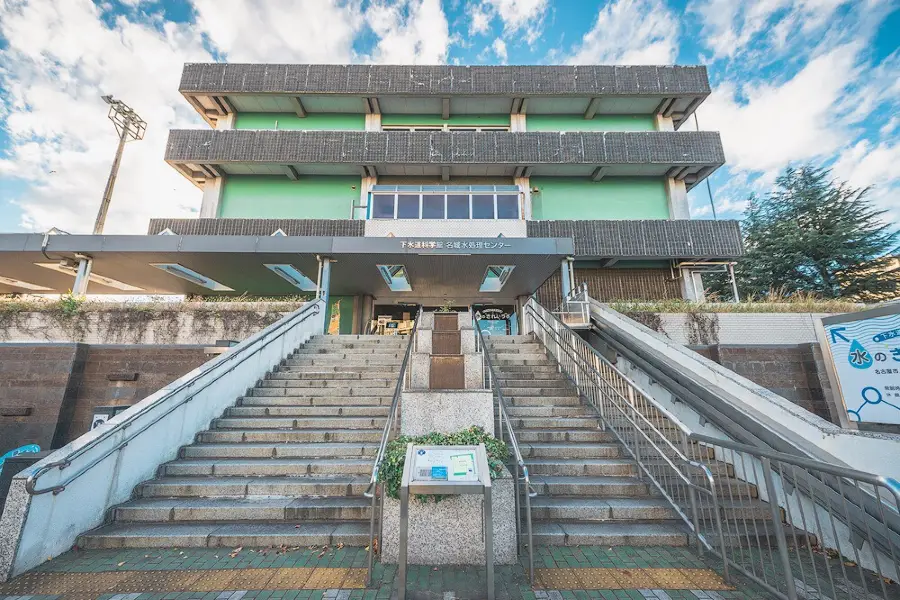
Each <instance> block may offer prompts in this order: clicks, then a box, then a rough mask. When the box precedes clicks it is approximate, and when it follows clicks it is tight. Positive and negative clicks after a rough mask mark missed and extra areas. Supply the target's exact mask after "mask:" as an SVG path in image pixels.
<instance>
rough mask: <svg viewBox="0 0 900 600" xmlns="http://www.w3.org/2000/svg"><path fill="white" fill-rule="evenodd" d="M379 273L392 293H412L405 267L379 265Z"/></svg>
mask: <svg viewBox="0 0 900 600" xmlns="http://www.w3.org/2000/svg"><path fill="white" fill-rule="evenodd" d="M378 272H379V273H381V276H382V277H383V278H384V282H385V283H387V286H388V288H390V290H391V291H392V292H411V291H412V286H411V285H409V279H408V278H407V276H406V267H404V266H403V265H378Z"/></svg>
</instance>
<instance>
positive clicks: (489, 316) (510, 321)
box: [472, 304, 519, 335]
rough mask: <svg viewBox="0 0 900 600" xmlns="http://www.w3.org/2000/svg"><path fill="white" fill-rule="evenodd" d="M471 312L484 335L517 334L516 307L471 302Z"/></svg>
mask: <svg viewBox="0 0 900 600" xmlns="http://www.w3.org/2000/svg"><path fill="white" fill-rule="evenodd" d="M472 313H473V315H474V317H475V321H476V322H477V323H478V327H479V328H480V329H481V332H482V333H483V334H484V335H518V334H519V321H518V318H517V315H516V307H515V306H512V305H500V304H473V305H472Z"/></svg>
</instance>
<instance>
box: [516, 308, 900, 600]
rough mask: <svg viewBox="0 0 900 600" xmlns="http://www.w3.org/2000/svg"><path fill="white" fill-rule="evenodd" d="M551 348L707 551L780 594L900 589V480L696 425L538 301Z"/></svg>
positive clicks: (540, 324) (534, 327) (537, 325)
mask: <svg viewBox="0 0 900 600" xmlns="http://www.w3.org/2000/svg"><path fill="white" fill-rule="evenodd" d="M525 320H526V323H525V326H526V331H531V332H533V334H534V335H535V336H536V337H537V338H538V339H539V340H540V341H541V342H542V343H543V344H544V345H545V346H546V348H547V351H548V353H549V354H550V355H551V356H552V357H553V358H554V359H555V360H556V362H557V363H558V364H559V368H560V370H561V371H562V372H563V373H565V374H566V375H567V376H568V377H569V378H570V379H571V381H572V382H573V384H574V385H575V386H576V387H577V388H578V391H579V393H580V395H581V396H582V397H583V398H584V399H585V400H586V401H587V402H588V403H590V404H591V405H592V406H594V407H595V408H596V409H597V412H598V414H599V416H600V418H601V420H602V422H603V423H604V424H605V426H606V427H608V428H609V429H610V430H611V431H612V432H613V433H614V434H615V436H616V437H617V438H618V440H619V441H620V442H621V444H622V445H623V447H624V448H625V450H626V451H627V452H628V454H630V455H631V457H632V458H633V459H634V460H635V462H636V463H637V466H638V470H639V472H640V474H641V476H642V477H644V478H646V479H648V480H649V481H650V482H651V483H652V484H653V486H654V487H656V489H658V490H659V491H660V492H661V493H662V494H663V496H664V497H665V498H666V499H667V500H668V501H669V503H670V504H671V505H672V508H673V509H674V510H675V512H676V513H677V514H678V515H679V516H680V517H681V519H682V520H683V522H684V523H685V526H686V527H687V528H688V529H689V530H690V532H691V533H692V535H693V537H694V539H695V540H696V541H697V544H698V548H699V549H701V550H708V551H710V552H712V553H713V554H714V555H715V556H717V557H719V558H720V559H721V561H722V562H721V564H722V571H723V573H724V575H725V577H726V579H728V577H729V573H730V569H735V570H737V571H740V572H741V573H742V574H744V575H746V576H748V577H750V578H751V579H753V580H754V581H756V582H757V583H758V584H760V585H761V586H762V587H764V588H766V589H767V590H768V591H770V592H771V593H773V594H774V595H776V596H778V597H781V598H789V599H794V598H822V599H824V598H832V599H834V600H837V599H838V598H847V599H851V598H866V599H868V598H873V597H877V598H900V587H898V584H897V583H896V581H897V578H898V573H900V565H898V558H900V551H898V549H900V537H898V535H897V528H896V523H897V519H898V516H900V513H898V509H900V485H898V483H897V482H896V481H894V480H892V479H889V478H884V477H880V476H877V475H873V474H870V473H865V472H862V471H858V470H854V469H849V468H846V467H844V466H841V465H836V464H830V463H828V462H824V461H819V460H813V459H810V458H807V457H799V456H794V455H790V454H785V453H781V452H775V451H772V450H770V449H763V448H759V447H756V446H751V445H747V444H741V443H738V442H735V441H733V440H730V439H724V436H723V438H721V439H720V438H717V437H711V436H708V435H704V434H700V433H699V432H696V431H692V430H691V429H690V428H689V427H688V426H687V425H685V423H684V422H683V421H682V420H680V419H679V418H678V417H677V416H676V415H675V414H673V413H672V412H671V411H670V410H669V408H668V407H667V406H665V405H663V404H662V403H661V402H659V401H657V400H656V399H654V398H653V397H652V396H651V395H650V394H649V393H647V392H645V391H644V390H642V389H641V388H640V386H638V385H637V384H636V383H635V382H634V381H633V380H631V379H630V378H629V377H627V376H626V375H625V374H623V373H622V372H621V371H620V370H619V369H617V368H616V366H615V365H613V364H612V363H611V362H610V361H609V360H608V359H607V358H606V357H604V356H603V355H601V354H600V353H599V352H598V351H597V350H596V349H594V348H593V347H592V346H591V345H590V344H589V343H587V342H586V341H585V340H584V339H583V338H582V337H581V336H579V335H578V333H576V332H575V331H573V330H572V329H570V328H569V327H567V326H566V325H565V324H564V323H563V322H561V321H560V320H559V319H557V318H556V317H555V316H554V315H553V314H552V313H551V312H550V311H548V310H547V309H545V308H544V307H542V306H541V305H540V304H539V303H537V302H536V301H535V300H534V299H531V300H529V301H528V303H527V304H526V306H525Z"/></svg>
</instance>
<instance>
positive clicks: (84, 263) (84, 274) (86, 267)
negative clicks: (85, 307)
mask: <svg viewBox="0 0 900 600" xmlns="http://www.w3.org/2000/svg"><path fill="white" fill-rule="evenodd" d="M93 266H94V261H93V259H91V258H88V257H82V258H81V260H79V261H78V271H76V273H75V283H74V284H73V285H72V295H73V296H84V295H86V294H87V289H88V283H89V282H90V278H91V268H92V267H93Z"/></svg>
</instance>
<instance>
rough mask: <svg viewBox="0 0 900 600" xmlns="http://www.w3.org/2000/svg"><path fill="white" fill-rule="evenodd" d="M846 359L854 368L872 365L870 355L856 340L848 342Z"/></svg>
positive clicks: (865, 367)
mask: <svg viewBox="0 0 900 600" xmlns="http://www.w3.org/2000/svg"><path fill="white" fill-rule="evenodd" d="M847 361H848V362H849V363H850V366H851V367H853V368H854V369H868V368H869V367H871V366H872V355H871V354H869V351H868V350H866V349H865V348H864V347H863V345H862V344H860V343H859V342H858V341H857V340H853V342H852V343H851V344H850V354H848V355H847Z"/></svg>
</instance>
